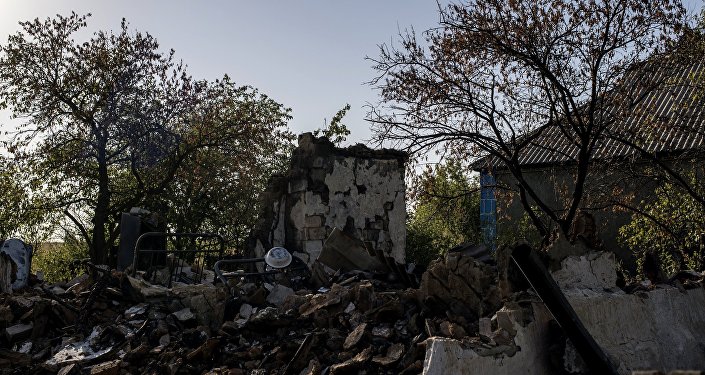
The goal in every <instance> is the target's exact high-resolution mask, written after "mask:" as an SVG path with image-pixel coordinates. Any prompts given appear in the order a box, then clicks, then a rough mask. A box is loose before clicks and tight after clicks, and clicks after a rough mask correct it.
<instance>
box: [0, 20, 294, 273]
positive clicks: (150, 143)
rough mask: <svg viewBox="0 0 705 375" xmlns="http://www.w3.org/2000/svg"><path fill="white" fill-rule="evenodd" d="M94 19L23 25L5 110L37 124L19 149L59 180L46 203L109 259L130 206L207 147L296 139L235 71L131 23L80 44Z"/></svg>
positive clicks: (157, 190) (12, 52)
mask: <svg viewBox="0 0 705 375" xmlns="http://www.w3.org/2000/svg"><path fill="white" fill-rule="evenodd" d="M88 16H89V15H88ZM88 16H79V15H76V14H75V13H74V14H72V15H70V16H68V17H63V16H57V17H56V18H53V19H46V20H43V21H42V20H39V19H36V20H34V21H28V22H21V23H20V25H21V26H22V31H20V32H18V33H17V34H15V35H11V36H10V37H9V39H8V42H7V44H6V45H4V46H2V50H1V51H0V52H1V54H0V106H1V107H3V108H11V109H12V111H13V114H14V116H15V117H21V118H25V119H26V120H27V121H26V122H25V123H24V124H23V125H21V126H20V127H19V129H18V131H17V133H16V134H15V136H14V137H13V139H12V140H11V142H10V144H9V149H10V150H11V151H12V152H14V153H15V156H16V159H17V160H18V161H21V162H22V163H24V164H25V166H26V167H27V168H32V169H33V170H36V171H37V174H38V175H39V176H41V183H43V184H46V186H48V187H49V191H48V194H46V195H45V196H44V203H43V204H44V207H45V208H48V209H51V210H58V211H60V212H63V214H64V215H65V218H66V219H67V220H69V221H70V222H71V223H73V224H74V225H75V226H76V228H77V230H78V231H79V232H80V233H81V235H82V237H83V238H84V240H85V242H86V243H87V244H88V246H89V249H90V256H91V258H92V260H93V261H95V262H98V263H105V262H106V259H107V253H108V249H109V248H110V247H111V246H112V245H113V244H114V243H115V241H116V240H117V237H118V234H119V232H118V228H117V225H118V222H119V218H120V213H121V212H124V211H127V210H129V209H130V207H132V206H140V205H145V204H147V203H151V202H154V201H156V200H157V198H156V197H159V196H160V195H162V194H164V193H165V192H166V191H167V189H169V188H172V185H173V184H174V183H175V180H176V178H177V176H178V175H179V174H181V175H184V176H186V175H188V172H186V171H185V170H184V169H183V168H184V167H185V166H186V165H190V166H195V162H193V161H192V160H193V159H194V158H195V157H196V156H197V154H198V153H199V152H200V151H202V150H206V149H218V148H219V147H221V146H223V145H228V144H237V145H243V142H244V141H243V140H247V139H251V140H253V141H259V140H262V136H261V134H262V133H269V135H270V137H271V138H272V139H273V138H275V137H278V136H281V135H283V134H287V133H286V131H285V127H286V121H287V120H288V119H289V110H288V109H286V108H284V107H282V106H281V105H280V104H278V103H276V102H274V101H273V100H271V99H270V98H268V97H266V96H265V95H261V94H259V93H258V92H257V91H256V90H254V89H252V88H251V87H248V86H237V85H235V83H234V82H232V81H231V79H230V78H229V77H227V76H225V77H224V78H223V79H221V80H217V81H215V82H208V81H199V80H194V79H193V78H192V77H191V76H189V75H188V74H187V73H186V71H185V68H184V66H183V64H181V63H180V62H176V61H174V58H173V54H174V52H173V51H170V52H169V53H167V54H164V53H162V52H160V51H159V48H158V47H159V45H158V43H157V41H156V39H154V37H152V36H151V35H150V34H148V33H142V32H131V31H130V30H129V29H128V24H127V22H125V20H123V22H122V25H121V28H120V31H119V32H117V33H112V32H105V31H99V32H97V33H95V34H94V35H93V37H91V38H90V39H88V40H87V41H85V42H82V43H81V42H76V41H75V40H74V37H75V34H76V33H77V32H78V31H79V30H81V29H83V28H85V27H86V26H87V23H86V20H87V18H88ZM268 145H269V143H268V144H267V145H262V144H256V143H251V144H247V150H245V149H241V150H239V151H238V152H239V153H240V154H241V155H253V154H255V153H256V152H257V151H264V150H266V149H267V147H269V146H268ZM258 156H261V155H259V154H258Z"/></svg>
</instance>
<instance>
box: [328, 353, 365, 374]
mask: <svg viewBox="0 0 705 375" xmlns="http://www.w3.org/2000/svg"><path fill="white" fill-rule="evenodd" d="M371 357H372V347H369V348H367V349H365V350H363V351H362V352H360V353H358V354H357V355H356V356H355V357H353V358H352V359H349V360H347V361H345V362H343V363H337V364H334V365H333V366H331V367H330V375H340V374H351V373H355V372H357V370H358V369H360V368H361V367H362V366H363V365H364V364H365V363H366V362H367V361H369V360H370V358H371Z"/></svg>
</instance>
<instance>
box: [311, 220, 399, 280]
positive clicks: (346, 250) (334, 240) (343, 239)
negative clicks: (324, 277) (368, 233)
mask: <svg viewBox="0 0 705 375" xmlns="http://www.w3.org/2000/svg"><path fill="white" fill-rule="evenodd" d="M318 261H319V262H321V263H323V264H325V265H326V266H328V267H330V268H332V269H334V270H336V271H341V272H348V271H354V270H366V271H376V272H388V269H387V267H386V266H385V265H384V264H382V263H380V262H379V261H378V260H377V258H376V257H374V252H372V251H369V250H368V249H367V248H366V247H365V243H364V242H362V240H359V239H356V238H353V237H351V236H349V235H347V234H345V233H343V231H341V230H340V229H338V228H333V231H332V232H331V233H330V235H329V236H328V239H327V240H326V242H324V243H323V250H322V251H321V254H320V255H319V256H318Z"/></svg>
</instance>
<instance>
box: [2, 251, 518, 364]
mask: <svg viewBox="0 0 705 375" xmlns="http://www.w3.org/2000/svg"><path fill="white" fill-rule="evenodd" d="M390 280H395V278H393V277H392V278H390ZM390 280H387V279H384V278H383V277H380V275H379V274H372V273H369V272H362V271H358V272H349V273H347V274H343V275H338V277H337V278H336V280H335V282H334V283H332V284H331V285H330V286H326V287H322V288H319V289H315V290H313V289H309V288H306V287H300V286H296V289H294V288H292V287H290V286H292V285H287V283H286V282H285V281H283V282H281V283H280V282H279V281H278V280H273V279H271V278H270V279H267V280H255V281H251V280H247V279H245V278H236V279H231V280H229V283H228V284H229V285H228V287H227V288H226V287H224V285H223V284H222V283H219V284H217V285H214V284H213V283H204V284H192V285H186V284H181V283H174V284H173V285H172V287H171V288H166V287H163V286H160V285H157V284H152V283H149V282H148V281H146V280H145V279H144V278H142V277H135V278H133V277H131V276H129V275H128V274H125V273H122V272H118V271H114V270H113V271H104V270H101V269H98V268H95V267H93V268H92V269H91V272H89V273H88V274H85V275H82V276H80V277H78V278H76V279H74V280H73V281H71V282H69V283H64V284H56V285H51V286H50V285H46V284H44V283H41V282H35V283H33V284H34V285H32V284H30V286H28V287H27V288H25V289H23V290H20V291H15V293H14V294H3V295H2V296H1V297H0V328H1V329H2V330H3V337H2V338H1V340H2V341H0V342H1V344H0V368H2V370H0V372H1V373H4V374H12V373H60V374H64V375H66V374H80V373H91V374H127V373H132V374H136V373H147V374H149V373H155V374H156V373H160V374H161V373H168V374H201V373H211V374H220V373H224V374H347V373H370V374H375V373H389V374H400V373H406V374H415V373H420V372H421V371H422V370H423V361H424V358H425V355H426V340H427V339H428V338H429V337H434V336H441V337H449V338H454V339H457V340H461V341H462V343H463V345H466V346H468V347H473V348H476V349H477V350H478V352H480V353H484V355H496V354H498V353H512V352H516V350H517V348H516V346H515V345H514V344H513V342H512V335H513V334H515V332H514V331H513V330H512V329H511V327H508V326H507V325H506V324H505V323H506V320H507V319H506V315H507V314H505V313H503V312H502V310H500V307H501V301H500V299H499V297H498V296H499V294H498V292H497V290H496V287H495V286H494V285H496V284H497V283H496V272H495V269H494V268H493V267H492V266H488V265H485V264H482V263H479V262H476V261H474V260H473V259H472V258H470V257H463V256H461V255H459V254H451V255H449V256H448V257H446V259H444V260H439V261H437V262H435V263H433V264H432V265H431V266H430V268H429V271H428V272H426V273H425V274H424V276H423V278H422V280H421V287H420V288H419V289H412V288H405V287H404V286H403V284H399V283H398V282H395V281H390ZM233 291H234V292H233ZM530 303H531V302H529V304H530ZM497 310H500V311H497ZM527 311H528V310H527ZM495 312H497V314H495ZM493 315H494V317H492V316H493ZM523 319H527V320H530V319H531V318H530V314H525V317H524V318H523Z"/></svg>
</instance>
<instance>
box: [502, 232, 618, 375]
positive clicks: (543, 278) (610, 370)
mask: <svg viewBox="0 0 705 375" xmlns="http://www.w3.org/2000/svg"><path fill="white" fill-rule="evenodd" d="M512 259H513V260H514V262H515V263H516V265H517V266H518V267H519V269H520V270H521V272H522V273H524V276H525V277H526V279H527V280H528V281H529V283H530V284H531V286H532V287H533V288H534V290H535V291H536V293H537V294H538V295H539V297H541V300H543V303H544V304H545V305H546V307H547V308H548V310H549V311H550V312H551V314H552V315H553V317H554V318H555V319H556V321H558V324H560V325H561V327H562V328H563V331H564V332H565V334H566V336H567V337H568V338H569V339H570V341H571V342H572V343H573V345H574V346H575V349H576V350H577V351H578V353H580V356H581V357H582V358H583V360H584V361H585V363H586V364H587V365H588V367H589V368H590V370H592V372H593V373H594V374H614V375H617V374H618V372H617V369H616V368H615V366H614V365H613V364H612V362H611V361H610V360H609V358H607V355H606V354H605V352H604V351H602V348H601V347H600V346H599V345H598V344H597V342H595V339H594V338H593V337H592V335H590V332H588V331H587V329H585V326H583V323H582V322H581V321H580V318H578V315H577V314H576V313H575V310H573V307H572V306H571V305H570V303H569V302H568V300H567V299H566V298H565V295H564V294H563V292H562V291H561V289H560V287H558V284H556V282H555V281H554V280H553V277H552V276H551V274H550V273H549V272H548V270H547V269H546V267H545V266H544V265H543V262H542V261H541V258H539V256H538V255H537V254H536V253H535V252H533V251H532V250H531V247H529V246H528V245H525V244H523V245H519V246H517V247H516V248H515V249H514V250H513V251H512Z"/></svg>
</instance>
